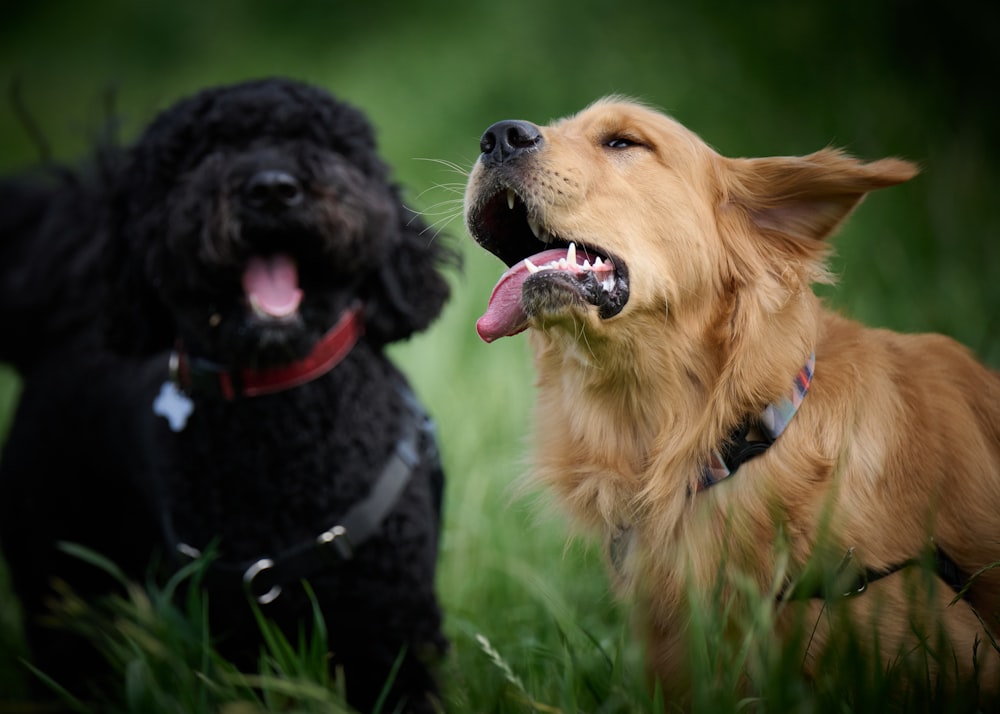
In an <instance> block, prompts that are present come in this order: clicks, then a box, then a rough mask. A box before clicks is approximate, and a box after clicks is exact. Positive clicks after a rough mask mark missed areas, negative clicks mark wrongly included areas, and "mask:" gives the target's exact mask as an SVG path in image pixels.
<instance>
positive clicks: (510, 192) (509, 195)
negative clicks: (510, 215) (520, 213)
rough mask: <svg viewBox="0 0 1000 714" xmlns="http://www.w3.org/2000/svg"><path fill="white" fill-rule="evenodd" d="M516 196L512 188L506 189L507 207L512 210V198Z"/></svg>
mask: <svg viewBox="0 0 1000 714" xmlns="http://www.w3.org/2000/svg"><path fill="white" fill-rule="evenodd" d="M516 196H517V195H516V194H515V193H514V191H513V189H509V188H508V189H507V208H509V209H510V210H512V211H513V210H514V199H515V198H516Z"/></svg>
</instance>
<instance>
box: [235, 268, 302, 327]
mask: <svg viewBox="0 0 1000 714" xmlns="http://www.w3.org/2000/svg"><path fill="white" fill-rule="evenodd" d="M243 291H244V292H245V293H246V296H247V302H249V303H250V307H251V309H252V310H253V311H254V312H255V313H257V314H258V315H261V316H263V317H287V316H288V315H291V314H292V313H293V312H295V311H296V310H298V309H299V304H301V302H302V290H301V289H300V288H299V272H298V268H297V267H296V265H295V261H294V260H293V259H292V258H291V256H288V255H284V254H282V253H279V254H277V255H272V256H269V257H267V258H262V257H260V256H253V257H252V258H250V259H249V260H248V261H247V265H246V268H245V269H244V271H243Z"/></svg>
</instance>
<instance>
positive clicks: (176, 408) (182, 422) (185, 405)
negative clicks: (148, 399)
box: [153, 380, 194, 431]
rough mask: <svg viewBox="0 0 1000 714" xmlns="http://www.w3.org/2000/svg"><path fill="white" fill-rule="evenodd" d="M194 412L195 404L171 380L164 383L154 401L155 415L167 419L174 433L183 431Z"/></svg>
mask: <svg viewBox="0 0 1000 714" xmlns="http://www.w3.org/2000/svg"><path fill="white" fill-rule="evenodd" d="M193 411H194V403H193V402H192V401H191V399H190V398H188V396H187V395H186V394H184V392H182V391H181V390H179V389H178V388H177V385H175V384H174V383H173V382H171V381H170V380H167V381H166V382H164V383H163V386H162V387H160V393H159V394H158V395H157V396H156V399H154V400H153V414H156V415H157V416H161V417H163V418H164V419H166V420H167V423H168V424H169V425H170V429H171V430H172V431H183V430H184V427H185V426H186V425H187V420H188V417H189V416H191V412H193Z"/></svg>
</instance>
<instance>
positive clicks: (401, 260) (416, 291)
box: [365, 206, 460, 344]
mask: <svg viewBox="0 0 1000 714" xmlns="http://www.w3.org/2000/svg"><path fill="white" fill-rule="evenodd" d="M398 220H399V236H400V239H399V242H398V244H397V245H395V246H394V248H393V249H392V250H391V251H390V254H389V255H388V256H385V257H384V258H383V260H382V262H381V263H380V265H379V268H378V271H377V273H376V274H375V275H374V276H373V279H372V280H371V282H370V283H369V285H368V286H366V288H365V293H366V294H365V317H366V323H365V325H366V335H367V336H368V338H369V339H371V340H373V341H375V342H377V343H379V344H385V343H388V342H394V341H396V340H402V339H406V338H407V337H409V336H410V335H412V334H413V333H415V332H419V331H420V330H423V329H424V328H426V327H427V326H428V325H430V323H431V322H432V321H433V320H434V318H436V317H437V316H438V314H440V312H441V309H442V308H443V307H444V303H445V301H446V300H447V299H448V296H449V294H450V288H449V286H448V283H447V281H446V280H445V278H444V276H443V275H442V274H441V269H442V268H443V267H445V266H447V265H451V266H458V265H459V264H460V260H459V256H458V254H457V253H456V252H455V251H454V250H453V249H451V248H449V247H447V246H445V245H444V244H443V243H442V242H441V240H440V238H439V236H438V235H437V234H436V233H435V232H434V231H431V230H429V229H428V228H427V226H426V224H425V223H424V222H423V221H422V220H421V219H420V217H419V216H418V215H416V214H415V213H413V212H412V211H410V210H407V209H405V208H403V207H402V206H400V209H399V218H398Z"/></svg>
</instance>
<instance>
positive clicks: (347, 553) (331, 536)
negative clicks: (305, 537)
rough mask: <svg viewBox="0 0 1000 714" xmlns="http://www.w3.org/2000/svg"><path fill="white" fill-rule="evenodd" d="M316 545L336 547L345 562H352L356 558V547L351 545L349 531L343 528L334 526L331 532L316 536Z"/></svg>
mask: <svg viewBox="0 0 1000 714" xmlns="http://www.w3.org/2000/svg"><path fill="white" fill-rule="evenodd" d="M316 545H321V546H327V545H332V546H334V547H335V548H336V549H337V552H338V553H340V557H341V558H343V559H344V560H350V559H351V558H353V557H354V546H353V545H351V539H350V538H349V537H348V536H347V529H346V528H344V527H343V526H334V527H333V528H331V529H330V530H328V531H323V532H322V533H320V534H319V535H318V536H316Z"/></svg>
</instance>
